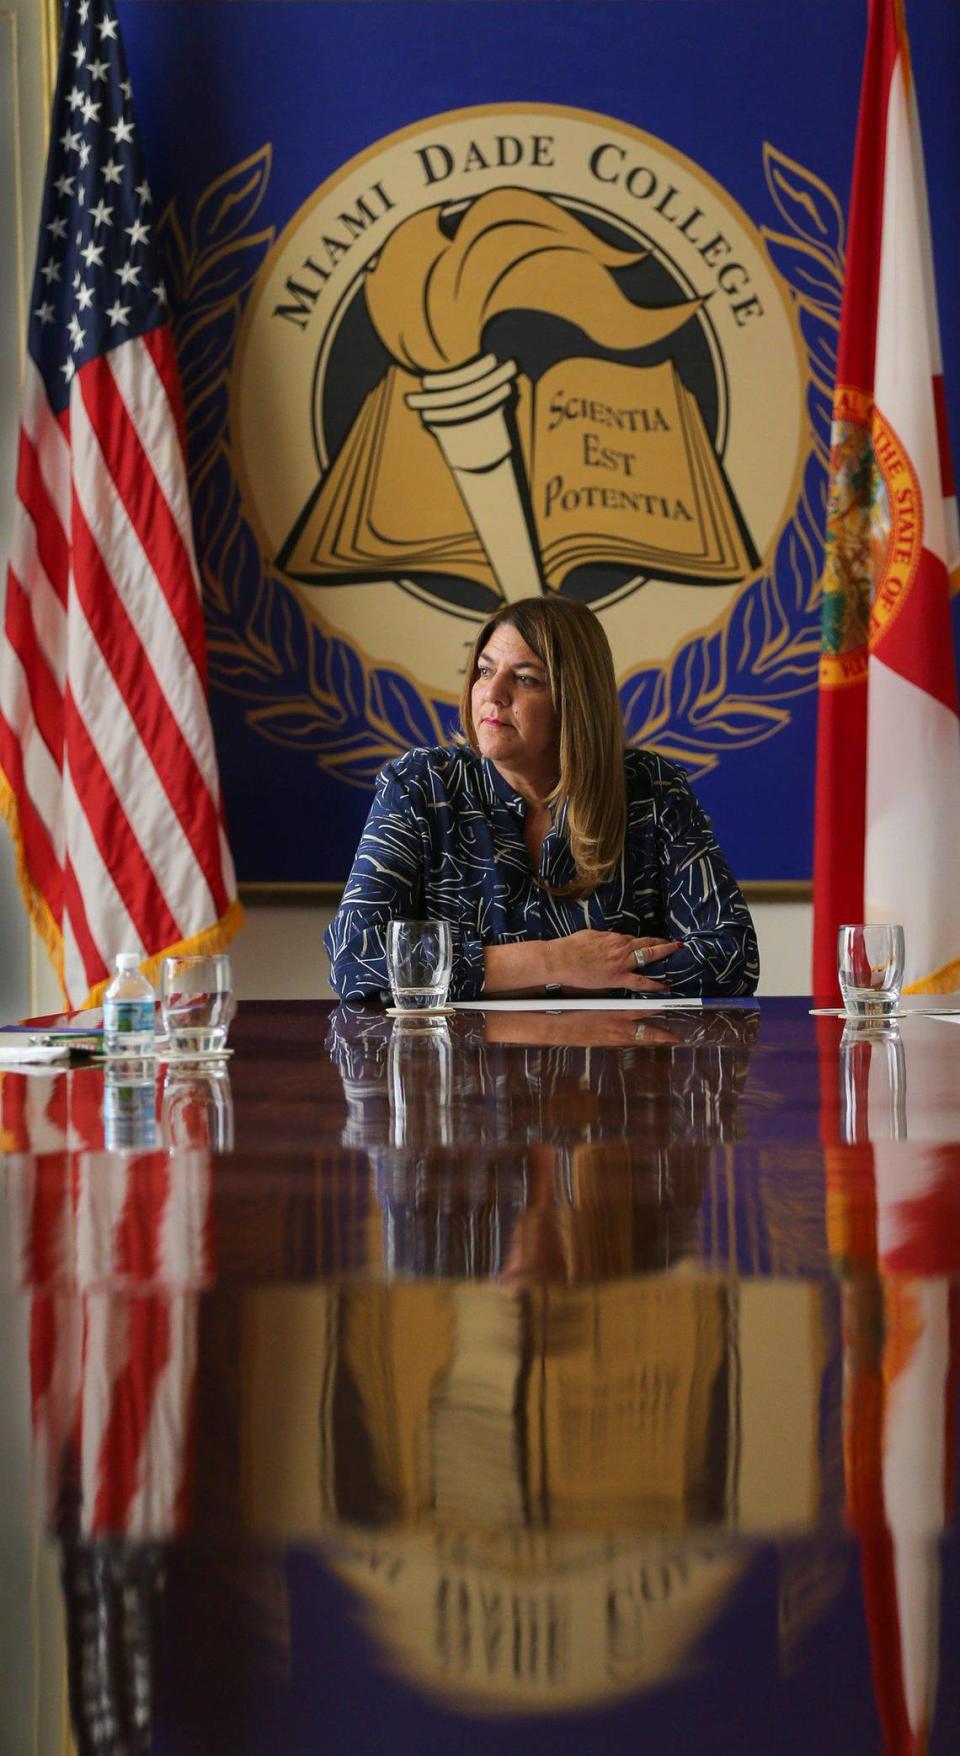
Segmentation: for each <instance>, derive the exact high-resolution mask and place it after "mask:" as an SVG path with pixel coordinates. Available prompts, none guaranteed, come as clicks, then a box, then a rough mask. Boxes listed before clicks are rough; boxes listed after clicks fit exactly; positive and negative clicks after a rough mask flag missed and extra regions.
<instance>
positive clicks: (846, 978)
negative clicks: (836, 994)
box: [837, 921, 903, 1018]
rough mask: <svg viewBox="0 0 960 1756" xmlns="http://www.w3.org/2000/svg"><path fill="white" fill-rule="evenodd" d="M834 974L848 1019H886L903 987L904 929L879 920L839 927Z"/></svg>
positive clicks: (893, 1010)
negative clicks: (838, 980) (835, 970)
mask: <svg viewBox="0 0 960 1756" xmlns="http://www.w3.org/2000/svg"><path fill="white" fill-rule="evenodd" d="M837 974H838V976H839V979H840V992H841V994H842V995H843V1004H844V1007H845V1009H846V1013H847V1016H848V1018H886V1017H889V1015H890V1013H891V1012H895V1011H896V1010H897V1007H898V1006H899V1004H900V989H901V987H902V986H903V928H902V927H896V926H892V925H891V924H890V923H889V922H881V921H870V922H868V923H867V924H866V925H865V926H848V927H841V928H840V932H839V934H838V936H837Z"/></svg>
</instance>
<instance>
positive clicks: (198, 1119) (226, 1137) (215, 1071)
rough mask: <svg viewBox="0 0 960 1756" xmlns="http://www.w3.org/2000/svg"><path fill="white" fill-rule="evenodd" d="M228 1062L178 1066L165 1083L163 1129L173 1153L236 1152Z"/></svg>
mask: <svg viewBox="0 0 960 1756" xmlns="http://www.w3.org/2000/svg"><path fill="white" fill-rule="evenodd" d="M227 1066H228V1063H227V1062H226V1061H213V1062H211V1063H209V1064H208V1065H207V1066H204V1067H188V1066H184V1065H183V1064H182V1063H180V1062H175V1063H174V1065H173V1066H172V1067H167V1068H166V1070H165V1076H164V1081H163V1104H162V1108H161V1127H162V1130H163V1144H164V1146H165V1147H166V1148H167V1150H168V1151H169V1152H182V1151H186V1150H188V1149H189V1148H190V1147H195V1146H207V1147H210V1149H211V1150H212V1151H213V1152H230V1151H232V1149H233V1094H232V1092H231V1090H230V1075H229V1073H228V1072H227Z"/></svg>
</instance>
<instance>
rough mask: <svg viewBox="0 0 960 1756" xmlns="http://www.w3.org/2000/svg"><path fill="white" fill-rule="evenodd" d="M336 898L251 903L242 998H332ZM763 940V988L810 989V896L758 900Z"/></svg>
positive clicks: (238, 943)
mask: <svg viewBox="0 0 960 1756" xmlns="http://www.w3.org/2000/svg"><path fill="white" fill-rule="evenodd" d="M332 907H333V905H332V904H320V903H317V904H316V905H314V906H312V907H311V906H306V905H297V906H288V905H284V906H283V907H279V908H278V907H277V906H275V905H269V904H259V905H257V906H254V907H248V909H247V925H246V927H245V928H244V929H243V931H242V932H241V933H239V934H238V935H237V938H236V939H235V941H234V949H233V967H234V980H235V984H236V991H237V995H238V997H239V998H240V999H242V998H243V997H244V996H246V997H247V999H250V1000H254V999H290V1000H293V999H306V998H310V997H311V996H316V997H321V998H327V997H328V996H329V995H330V993H331V989H330V985H329V982H328V980H327V971H328V965H327V956H326V952H325V951H324V949H323V930H324V928H325V926H326V925H327V922H328V921H329V919H330V916H331V913H332ZM752 912H753V918H754V920H755V922H756V926H757V936H758V938H759V940H760V971H761V986H760V992H761V994H807V993H809V991H810V941H811V908H810V904H809V903H808V902H762V903H755V904H754V905H753V910H752Z"/></svg>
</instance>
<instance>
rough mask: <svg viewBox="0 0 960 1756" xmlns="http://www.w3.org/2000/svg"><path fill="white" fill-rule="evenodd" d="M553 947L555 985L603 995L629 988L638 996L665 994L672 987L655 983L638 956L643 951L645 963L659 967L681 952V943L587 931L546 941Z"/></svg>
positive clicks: (594, 930) (672, 940) (552, 975)
mask: <svg viewBox="0 0 960 1756" xmlns="http://www.w3.org/2000/svg"><path fill="white" fill-rule="evenodd" d="M546 943H547V944H549V947H550V958H551V964H552V971H553V973H552V974H551V978H550V979H551V981H554V982H559V983H560V985H561V987H563V988H581V989H586V990H588V991H590V992H594V993H595V992H597V991H598V990H600V991H601V992H602V991H603V989H605V988H628V989H629V990H630V991H631V992H632V993H635V994H663V993H666V992H668V984H667V982H664V981H659V982H658V981H654V979H653V977H652V976H648V975H646V974H644V973H643V972H642V971H641V970H640V969H639V968H638V965H637V959H636V956H635V953H636V952H637V951H643V953H644V961H645V962H646V963H648V964H653V963H657V962H659V961H660V959H661V958H664V957H669V956H670V953H671V952H672V951H679V949H680V945H681V940H679V939H650V938H644V939H635V938H634V937H633V935H632V934H630V933H604V932H598V931H597V930H596V929H595V928H593V927H584V928H582V929H581V931H580V932H579V933H568V934H567V935H566V937H565V938H563V939H552V940H548V941H546Z"/></svg>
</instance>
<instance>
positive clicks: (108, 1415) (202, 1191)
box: [3, 1075, 212, 1539]
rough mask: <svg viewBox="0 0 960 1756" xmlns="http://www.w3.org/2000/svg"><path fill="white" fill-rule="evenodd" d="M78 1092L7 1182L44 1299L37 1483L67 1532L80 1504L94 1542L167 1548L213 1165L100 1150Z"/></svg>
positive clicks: (58, 1083) (36, 1401)
mask: <svg viewBox="0 0 960 1756" xmlns="http://www.w3.org/2000/svg"><path fill="white" fill-rule="evenodd" d="M69 1077H70V1076H69V1075H59V1076H58V1077H57V1079H56V1080H52V1081H50V1086H51V1089H50V1091H49V1093H48V1101H47V1104H46V1106H45V1110H44V1114H43V1116H42V1117H41V1116H40V1115H39V1114H37V1115H36V1116H35V1119H34V1121H35V1127H34V1134H35V1138H36V1139H37V1140H39V1139H41V1138H42V1140H43V1144H44V1150H43V1151H41V1152H23V1153H16V1154H10V1155H9V1156H8V1157H7V1159H6V1160H5V1161H4V1166H3V1176H4V1181H5V1183H6V1190H7V1196H8V1202H9V1217H10V1221H11V1224H10V1235H11V1237H12V1240H13V1251H14V1260H13V1273H14V1278H15V1281H16V1284H17V1285H18V1286H19V1287H21V1288H22V1289H24V1290H29V1291H30V1293H31V1297H32V1307H31V1331H30V1379H31V1396H32V1404H33V1426H34V1442H35V1450H36V1471H37V1479H38V1484H39V1486H40V1488H41V1493H42V1497H43V1502H44V1504H45V1507H46V1511H47V1516H48V1520H49V1522H50V1524H51V1525H54V1524H56V1523H57V1522H58V1519H59V1515H60V1509H61V1507H62V1504H63V1502H64V1496H66V1498H67V1499H68V1500H69V1501H70V1502H71V1504H72V1506H73V1509H74V1517H75V1520H76V1523H75V1530H76V1534H77V1535H78V1536H81V1537H83V1538H92V1537H97V1536H103V1535H107V1534H117V1535H121V1534H122V1535H125V1536H129V1537H134V1538H138V1539H146V1538H151V1539H160V1538H163V1537H168V1536H171V1535H174V1534H175V1533H176V1532H177V1531H178V1530H179V1529H181V1528H182V1526H183V1521H184V1519H185V1517H186V1513H187V1510H188V1506H187V1497H188V1492H189V1484H190V1477H191V1443H190V1435H191V1424H192V1409H193V1402H194V1395H195V1379H196V1343H197V1318H198V1308H199V1295H200V1292H201V1290H202V1289H203V1288H204V1287H205V1286H207V1285H209V1284H210V1281H211V1278H212V1242H211V1181H210V1159H209V1155H208V1154H207V1153H206V1152H205V1151H190V1152H185V1153H180V1154H175V1155H173V1154H171V1155H169V1156H168V1155H167V1154H166V1153H161V1152H149V1153H140V1154H130V1153H119V1152H104V1151H98V1150H95V1149H93V1148H86V1147H84V1146H83V1145H82V1144H81V1143H82V1140H83V1135H84V1130H85V1126H86V1123H85V1120H84V1118H83V1116H82V1115H81V1117H80V1118H79V1119H75V1118H74V1117H73V1115H72V1114H71V1109H72V1106H71V1103H70V1097H71V1092H70V1088H69V1086H68V1080H69ZM36 1083H37V1084H39V1081H38V1082H36ZM46 1083H47V1082H46V1081H44V1084H46ZM58 1135H59V1142H58V1140H57V1136H58ZM68 1141H72V1142H73V1143H74V1144H73V1149H72V1150H71V1149H70V1147H68V1145H67V1142H68Z"/></svg>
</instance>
